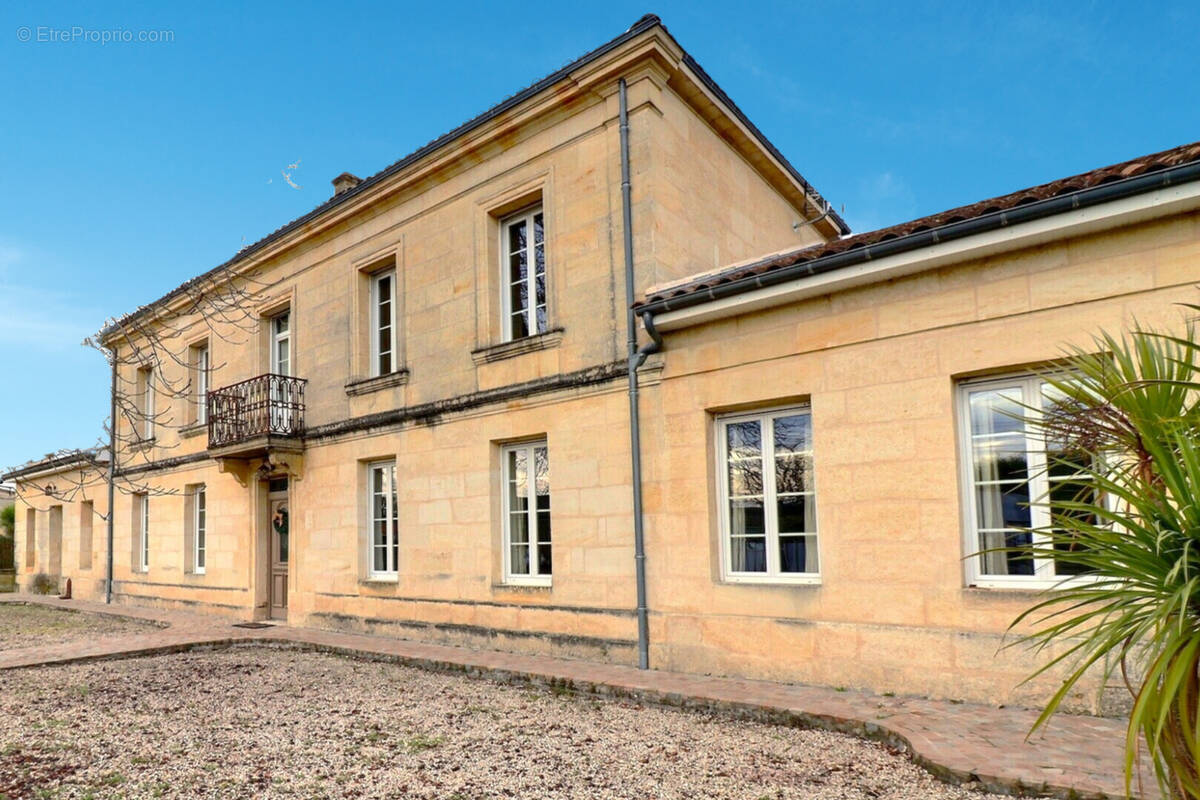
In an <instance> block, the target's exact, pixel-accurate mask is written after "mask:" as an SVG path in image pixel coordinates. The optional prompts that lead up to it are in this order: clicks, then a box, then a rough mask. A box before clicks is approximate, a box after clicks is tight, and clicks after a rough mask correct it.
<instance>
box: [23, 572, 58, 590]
mask: <svg viewBox="0 0 1200 800" xmlns="http://www.w3.org/2000/svg"><path fill="white" fill-rule="evenodd" d="M29 591H30V592H32V593H33V594H50V593H51V592H57V591H58V582H57V581H55V580H54V579H53V578H51V577H50V576H49V575H47V574H46V573H44V572H39V573H38V574H37V575H34V576H33V577H32V578H30V579H29Z"/></svg>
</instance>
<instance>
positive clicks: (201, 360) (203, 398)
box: [192, 344, 209, 425]
mask: <svg viewBox="0 0 1200 800" xmlns="http://www.w3.org/2000/svg"><path fill="white" fill-rule="evenodd" d="M192 370H193V372H194V374H193V376H192V385H193V386H194V387H195V395H196V422H197V424H201V425H203V424H204V423H206V422H208V373H209V360H208V344H199V345H196V346H195V347H193V348H192Z"/></svg>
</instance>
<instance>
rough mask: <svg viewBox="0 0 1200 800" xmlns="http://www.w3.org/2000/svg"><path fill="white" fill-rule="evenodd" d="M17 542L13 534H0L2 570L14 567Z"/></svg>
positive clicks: (0, 566) (0, 568)
mask: <svg viewBox="0 0 1200 800" xmlns="http://www.w3.org/2000/svg"><path fill="white" fill-rule="evenodd" d="M15 547H16V546H15V544H14V542H13V538H12V537H11V536H0V570H6V569H14V568H15V567H16V561H14V553H15V552H16V550H15Z"/></svg>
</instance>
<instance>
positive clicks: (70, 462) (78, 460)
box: [0, 450, 103, 483]
mask: <svg viewBox="0 0 1200 800" xmlns="http://www.w3.org/2000/svg"><path fill="white" fill-rule="evenodd" d="M102 452H103V451H95V450H81V451H77V452H73V453H69V454H67V455H63V456H58V457H57V458H51V459H45V460H43V461H36V462H34V463H32V464H26V465H25V466H22V467H17V468H15V469H13V470H10V471H8V472H5V473H4V474H2V475H0V481H4V482H5V483H7V482H8V481H17V480H21V479H22V478H36V477H39V476H42V475H57V474H59V473H61V472H67V471H69V470H71V469H72V468H74V467H77V466H94V465H95V463H96V461H93V460H92V459H91V458H89V456H92V457H93V458H95V459H97V460H99V459H98V457H99V456H100V454H101V453H102Z"/></svg>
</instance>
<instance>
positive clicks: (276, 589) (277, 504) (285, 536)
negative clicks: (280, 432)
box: [267, 478, 291, 619]
mask: <svg viewBox="0 0 1200 800" xmlns="http://www.w3.org/2000/svg"><path fill="white" fill-rule="evenodd" d="M267 499H268V510H269V512H270V515H271V516H270V519H269V520H268V521H267V527H268V530H269V531H270V536H271V559H270V562H271V578H270V583H271V619H287V607H288V559H289V557H290V555H291V553H290V552H289V549H290V547H291V531H290V530H289V525H290V518H291V514H290V513H289V503H288V479H287V478H272V479H271V481H270V484H269V489H268V494H267Z"/></svg>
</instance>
